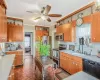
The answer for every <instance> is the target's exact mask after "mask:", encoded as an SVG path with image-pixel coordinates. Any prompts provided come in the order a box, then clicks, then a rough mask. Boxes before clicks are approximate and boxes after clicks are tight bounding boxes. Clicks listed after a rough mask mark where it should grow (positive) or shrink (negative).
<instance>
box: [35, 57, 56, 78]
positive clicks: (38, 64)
mask: <svg viewBox="0 0 100 80" xmlns="http://www.w3.org/2000/svg"><path fill="white" fill-rule="evenodd" d="M35 64H36V65H35V69H36V68H37V67H38V69H39V70H40V72H41V74H42V80H45V77H46V69H47V68H48V67H49V66H51V67H54V64H56V63H55V62H54V61H53V60H52V59H50V58H49V57H48V58H47V60H46V61H42V59H41V57H36V58H35Z"/></svg>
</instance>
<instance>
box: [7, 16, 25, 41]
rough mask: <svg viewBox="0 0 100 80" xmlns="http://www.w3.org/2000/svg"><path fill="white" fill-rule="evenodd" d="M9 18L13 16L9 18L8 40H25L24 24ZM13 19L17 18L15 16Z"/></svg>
mask: <svg viewBox="0 0 100 80" xmlns="http://www.w3.org/2000/svg"><path fill="white" fill-rule="evenodd" d="M9 19H11V18H8V24H7V26H8V29H7V41H8V42H23V37H24V34H23V33H24V31H23V25H22V24H21V23H19V22H18V23H17V22H13V20H12V21H11V20H9ZM12 19H14V20H15V18H12ZM16 20H17V19H16ZM18 20H19V19H18ZM9 21H11V22H9Z"/></svg>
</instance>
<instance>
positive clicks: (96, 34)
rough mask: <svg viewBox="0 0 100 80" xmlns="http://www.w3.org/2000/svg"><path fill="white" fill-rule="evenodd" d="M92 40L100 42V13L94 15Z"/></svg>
mask: <svg viewBox="0 0 100 80" xmlns="http://www.w3.org/2000/svg"><path fill="white" fill-rule="evenodd" d="M91 38H92V42H100V12H96V13H94V14H92V27H91Z"/></svg>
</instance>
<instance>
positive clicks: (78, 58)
mask: <svg viewBox="0 0 100 80" xmlns="http://www.w3.org/2000/svg"><path fill="white" fill-rule="evenodd" d="M73 60H74V61H76V62H79V63H80V64H82V58H80V57H76V56H73Z"/></svg>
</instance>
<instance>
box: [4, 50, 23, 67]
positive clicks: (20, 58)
mask: <svg viewBox="0 0 100 80" xmlns="http://www.w3.org/2000/svg"><path fill="white" fill-rule="evenodd" d="M6 54H15V55H16V56H15V60H14V66H19V65H23V51H9V52H6Z"/></svg>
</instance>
